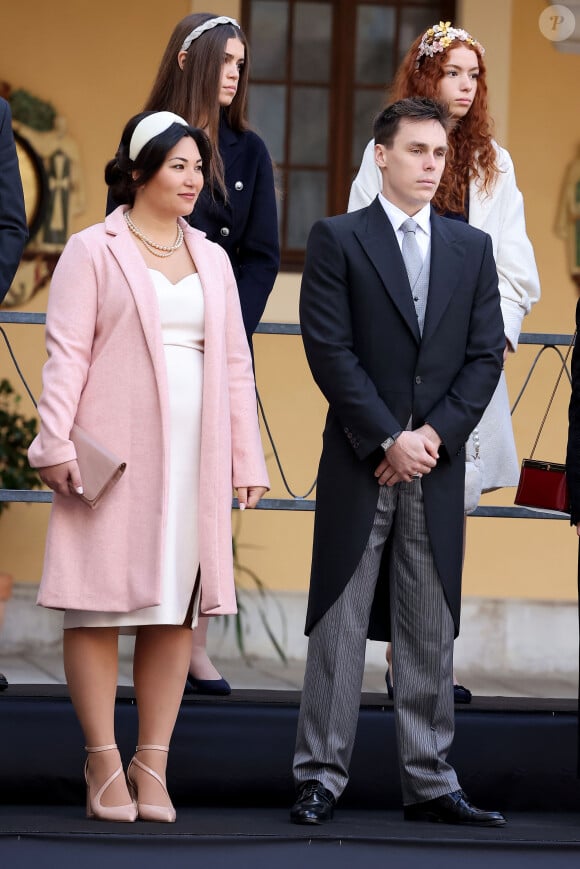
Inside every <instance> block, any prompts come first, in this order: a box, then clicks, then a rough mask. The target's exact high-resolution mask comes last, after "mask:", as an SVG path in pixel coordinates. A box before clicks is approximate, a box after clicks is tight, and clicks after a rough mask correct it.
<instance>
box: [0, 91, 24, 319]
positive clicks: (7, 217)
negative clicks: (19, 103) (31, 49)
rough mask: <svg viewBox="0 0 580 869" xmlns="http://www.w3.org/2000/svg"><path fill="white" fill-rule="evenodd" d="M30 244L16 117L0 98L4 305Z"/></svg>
mask: <svg viewBox="0 0 580 869" xmlns="http://www.w3.org/2000/svg"><path fill="white" fill-rule="evenodd" d="M27 240H28V224H27V222H26V213H25V211H24V195H23V193H22V181H21V179H20V170H19V168H18V157H17V155H16V146H15V144H14V135H13V133H12V116H11V114H10V106H9V105H8V103H7V102H6V100H3V99H1V98H0V302H1V301H2V299H3V298H4V296H5V295H6V293H7V292H8V290H9V289H10V285H11V284H12V281H13V279H14V275H15V273H16V269H17V268H18V264H19V262H20V257H21V256H22V251H23V250H24V245H25V244H26V242H27Z"/></svg>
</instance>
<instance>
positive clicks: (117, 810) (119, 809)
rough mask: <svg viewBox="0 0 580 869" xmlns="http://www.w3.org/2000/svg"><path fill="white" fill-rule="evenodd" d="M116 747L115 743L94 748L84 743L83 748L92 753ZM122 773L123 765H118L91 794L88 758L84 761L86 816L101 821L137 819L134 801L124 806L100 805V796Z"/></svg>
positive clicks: (128, 821) (129, 821)
mask: <svg viewBox="0 0 580 869" xmlns="http://www.w3.org/2000/svg"><path fill="white" fill-rule="evenodd" d="M115 748H117V746H116V745H114V744H113V745H97V746H95V747H94V748H93V747H90V746H88V745H85V750H86V751H87V752H88V753H89V754H92V753H93V752H96V751H112V750H113V749H115ZM120 775H123V767H122V766H119V768H118V769H116V770H115V772H114V773H113V775H110V776H109V778H108V779H107V780H106V782H105V783H104V784H103V785H101V787H100V788H99V789H98V791H97V792H96V794H95V795H94V796H92V795H91V786H90V784H89V758H88V757H87V760H86V763H85V781H86V783H87V818H98V819H99V820H101V821H125V822H127V823H131V822H132V821H136V820H137V807H136V806H135V803H129V804H127V805H124V806H103V805H101V797H102V796H103V794H104V793H105V791H106V790H107V788H108V787H109V785H110V784H112V783H113V782H114V781H115V779H117V778H119V776H120Z"/></svg>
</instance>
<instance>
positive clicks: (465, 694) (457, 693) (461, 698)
mask: <svg viewBox="0 0 580 869" xmlns="http://www.w3.org/2000/svg"><path fill="white" fill-rule="evenodd" d="M453 699H454V701H455V702H456V703H471V691H470V690H469V688H464V687H463V685H454V686H453Z"/></svg>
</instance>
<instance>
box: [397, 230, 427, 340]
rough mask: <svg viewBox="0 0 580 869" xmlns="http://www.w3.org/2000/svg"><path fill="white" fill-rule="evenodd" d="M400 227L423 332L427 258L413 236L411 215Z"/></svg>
mask: <svg viewBox="0 0 580 869" xmlns="http://www.w3.org/2000/svg"><path fill="white" fill-rule="evenodd" d="M400 228H401V230H402V231H403V233H404V235H403V247H402V253H403V261H404V263H405V268H406V269H407V275H408V277H409V284H410V285H411V293H412V295H413V302H414V304H415V311H416V312H417V322H418V323H419V331H420V332H421V334H423V324H424V322H425V311H426V308H427V295H428V293H429V271H430V270H429V259H428V255H427V257H425V259H423V257H422V255H421V250H420V248H419V244H418V242H417V239H416V238H415V232H416V230H417V229H418V224H417V222H416V221H415V220H413V218H412V217H408V218H407V220H405V221H404V222H403V223H402V224H401V227H400Z"/></svg>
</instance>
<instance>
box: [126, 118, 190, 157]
mask: <svg viewBox="0 0 580 869" xmlns="http://www.w3.org/2000/svg"><path fill="white" fill-rule="evenodd" d="M172 124H183V126H184V127H187V126H189V125H188V123H187V121H184V120H183V118H181V117H180V116H179V115H174V114H173V112H153V113H152V114H151V115H147V117H146V118H143V120H141V121H139V123H138V124H137V126H136V127H135V129H134V130H133V135H132V136H131V142H130V143H129V159H130V160H136V159H137V157H138V156H139V154H140V153H141V151H142V150H143V148H144V147H145V145H146V144H147V142H150V141H151V139H154V138H155V136H158V135H159V134H160V133H164V132H165V130H168V129H169V127H170V126H171V125H172Z"/></svg>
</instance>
